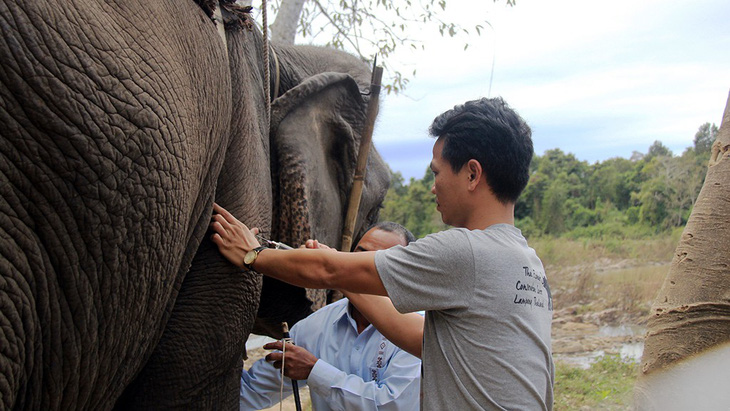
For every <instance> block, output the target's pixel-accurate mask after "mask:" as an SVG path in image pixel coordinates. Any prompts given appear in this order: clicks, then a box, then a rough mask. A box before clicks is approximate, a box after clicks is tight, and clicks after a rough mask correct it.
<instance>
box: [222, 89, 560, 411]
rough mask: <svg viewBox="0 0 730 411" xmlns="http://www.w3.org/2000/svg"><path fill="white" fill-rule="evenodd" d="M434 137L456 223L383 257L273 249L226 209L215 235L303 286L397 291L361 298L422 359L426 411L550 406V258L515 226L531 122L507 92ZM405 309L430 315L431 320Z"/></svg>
mask: <svg viewBox="0 0 730 411" xmlns="http://www.w3.org/2000/svg"><path fill="white" fill-rule="evenodd" d="M430 132H431V134H432V135H433V136H435V137H437V140H436V143H435V144H434V147H433V159H432V161H431V170H432V171H433V174H434V185H433V187H432V188H431V192H432V193H433V194H434V195H435V196H436V209H437V210H438V211H439V212H440V213H441V218H442V220H443V221H444V223H446V224H449V225H452V226H454V227H456V228H454V229H450V230H447V231H443V232H440V233H436V234H432V235H429V236H427V237H425V238H423V239H421V240H418V241H416V242H414V243H411V244H410V245H409V246H407V247H396V248H393V249H390V250H387V251H379V252H377V254H376V253H372V252H370V253H366V252H363V253H337V252H331V251H322V250H291V251H283V250H270V249H264V248H262V247H260V245H259V243H258V241H257V240H256V237H255V236H254V234H255V233H256V232H257V230H256V229H253V230H251V231H249V229H248V228H247V227H246V226H245V225H244V224H243V223H241V222H240V221H238V220H237V219H236V218H235V217H233V216H232V215H231V214H230V213H228V212H227V211H226V210H224V209H223V208H221V207H220V206H218V205H215V207H214V209H215V211H216V214H214V215H213V222H212V223H211V228H212V229H213V231H214V232H215V234H214V235H213V236H212V240H213V242H214V243H215V244H216V245H218V247H219V250H220V251H221V253H222V254H223V255H224V256H225V257H226V258H228V259H229V260H230V261H231V262H233V263H234V264H237V265H239V266H241V267H242V268H243V267H245V268H248V269H255V270H256V271H258V272H260V273H262V274H264V275H267V276H271V277H274V278H277V279H279V280H282V281H286V282H289V283H291V284H294V285H298V286H302V287H309V288H332V289H340V290H344V291H347V292H350V293H363V294H374V295H381V296H389V297H390V299H391V300H392V304H391V303H390V302H389V301H387V303H379V302H377V301H380V300H377V298H376V300H372V299H370V298H369V297H368V296H359V297H358V295H357V294H356V295H353V296H351V297H350V301H351V302H353V303H354V304H355V305H356V306H357V307H358V309H359V311H360V312H362V313H363V314H364V315H365V316H366V317H367V318H368V319H369V320H370V322H371V323H372V324H374V325H375V326H376V327H377V328H378V330H379V331H380V332H381V333H382V334H383V335H385V336H386V337H387V338H388V339H389V340H391V341H392V342H394V343H396V344H398V345H400V346H401V347H403V348H404V349H405V350H407V351H409V352H411V353H414V354H415V355H420V356H421V357H422V360H423V373H424V375H423V379H422V390H421V394H422V398H423V400H422V403H421V405H422V408H423V409H427V410H442V409H480V408H481V409H529V410H539V409H544V410H545V409H546V410H549V409H551V408H552V401H553V394H552V387H553V379H554V378H553V374H554V371H553V362H552V358H551V355H550V324H551V318H552V299H551V297H550V289H549V287H548V282H547V278H546V276H545V272H544V269H543V266H542V263H541V262H540V259H539V258H538V257H537V255H535V252H534V250H532V249H531V248H530V247H528V245H527V242H526V241H525V239H524V237H523V236H522V234H521V233H520V230H518V229H517V228H515V227H514V207H515V204H516V202H517V198H518V197H519V195H520V193H521V192H522V190H523V189H524V188H525V186H526V185H527V181H528V179H529V166H530V161H531V159H532V155H533V149H532V139H531V132H530V128H529V127H528V126H527V124H525V122H524V120H522V118H520V116H519V115H517V113H516V112H514V110H512V109H511V108H510V107H509V106H508V105H507V104H506V103H505V102H504V101H503V100H502V99H500V98H494V99H486V98H483V99H480V100H474V101H469V102H467V103H465V104H464V105H460V106H456V107H454V109H453V110H449V111H447V112H445V113H443V114H441V115H440V116H438V117H437V118H436V119H435V120H434V122H433V124H432V125H431V128H430ZM374 301H375V302H374ZM393 306H395V309H397V310H398V311H400V312H401V313H409V312H412V311H418V310H425V311H426V317H425V320H423V319H421V318H420V317H418V316H415V317H414V315H406V314H399V313H398V312H396V311H395V309H394V308H393ZM421 340H422V341H423V344H422V345H421V344H420V343H421Z"/></svg>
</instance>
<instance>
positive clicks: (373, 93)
mask: <svg viewBox="0 0 730 411" xmlns="http://www.w3.org/2000/svg"><path fill="white" fill-rule="evenodd" d="M382 78H383V68H382V67H379V66H376V67H374V68H373V78H372V80H371V82H370V102H369V103H368V108H367V117H366V118H365V127H364V128H363V131H362V138H361V139H360V149H359V151H358V153H357V165H356V168H355V176H354V177H353V179H352V189H351V190H350V198H349V201H348V206H347V217H346V218H345V226H344V228H343V229H342V245H341V246H340V251H350V247H352V236H353V230H354V228H355V222H356V220H357V213H358V212H359V211H360V199H361V197H362V189H363V184H364V182H365V172H366V171H367V170H366V167H367V164H368V155H369V154H370V146H371V145H372V144H371V143H372V141H373V128H374V127H375V117H376V116H377V115H378V105H379V99H380V82H381V80H382Z"/></svg>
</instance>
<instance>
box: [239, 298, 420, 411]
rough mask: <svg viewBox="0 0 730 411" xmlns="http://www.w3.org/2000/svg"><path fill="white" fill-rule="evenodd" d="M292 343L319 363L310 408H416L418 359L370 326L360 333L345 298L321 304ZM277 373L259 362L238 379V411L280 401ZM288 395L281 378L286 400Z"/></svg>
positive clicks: (300, 325)
mask: <svg viewBox="0 0 730 411" xmlns="http://www.w3.org/2000/svg"><path fill="white" fill-rule="evenodd" d="M291 336H292V339H293V340H294V343H295V344H296V345H298V346H300V347H303V348H305V349H306V350H307V351H309V352H311V353H312V354H313V355H314V356H315V357H317V358H318V359H319V360H318V361H317V363H316V364H315V365H314V368H312V372H311V373H310V375H309V379H308V380H306V381H300V382H299V386H300V387H302V386H304V385H309V389H310V395H311V399H312V408H313V409H314V410H317V411H323V410H368V409H373V410H375V409H377V410H417V409H419V392H420V379H421V378H420V377H421V361H420V360H419V359H418V358H416V357H414V356H412V355H410V354H408V353H407V352H405V351H403V350H401V349H400V348H398V347H397V346H395V345H394V344H393V343H391V342H390V341H388V340H386V339H385V338H384V337H383V336H382V334H380V332H378V330H376V329H375V327H373V326H372V325H369V326H368V327H367V328H365V330H363V332H362V333H361V334H359V335H358V333H357V325H356V323H355V320H354V319H353V318H352V316H351V315H350V310H349V304H348V300H347V299H342V300H340V301H337V302H335V303H333V304H330V305H328V306H325V307H323V308H321V309H320V310H318V311H316V312H315V313H313V314H312V315H310V316H309V317H307V318H305V319H304V320H301V321H299V322H298V323H296V324H295V325H294V327H292V329H291ZM279 373H280V370H277V369H275V368H274V367H273V366H272V365H271V364H269V363H267V362H266V361H265V360H264V359H261V360H259V361H257V362H256V363H254V364H253V365H252V366H251V368H249V370H248V371H245V370H244V372H243V375H242V377H241V395H240V408H241V410H254V409H262V408H267V407H271V406H273V405H274V404H277V403H278V402H279V400H280V397H279V388H280V381H281V378H280V374H279ZM291 394H292V388H291V380H289V378H284V397H287V396H289V395H291Z"/></svg>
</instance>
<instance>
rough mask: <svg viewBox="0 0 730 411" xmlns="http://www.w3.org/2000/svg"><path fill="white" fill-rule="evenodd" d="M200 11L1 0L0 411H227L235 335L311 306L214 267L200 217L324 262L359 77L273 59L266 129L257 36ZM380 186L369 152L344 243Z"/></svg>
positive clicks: (349, 160) (324, 57)
mask: <svg viewBox="0 0 730 411" xmlns="http://www.w3.org/2000/svg"><path fill="white" fill-rule="evenodd" d="M216 6H217V5H210V4H207V3H205V4H203V3H196V2H193V1H190V0H160V1H155V2H149V1H142V0H125V1H101V0H76V1H66V0H50V1H46V2H38V1H34V0H1V1H0V29H1V30H2V31H3V40H2V42H0V101H1V103H2V104H0V309H1V313H2V314H1V315H0V408H2V409H111V408H123V409H127V408H132V409H135V408H156V409H167V408H180V407H183V406H186V407H192V408H195V409H218V408H236V407H237V404H238V402H237V395H238V388H239V381H240V373H241V369H242V358H243V355H244V351H245V341H246V339H247V336H248V334H249V332H250V331H251V330H252V328H253V327H254V323H256V327H257V329H260V330H263V331H266V330H268V332H269V333H273V332H274V331H272V330H275V327H274V324H276V323H277V322H279V321H282V320H286V321H290V325H291V324H292V323H293V322H295V321H297V320H298V319H299V318H302V317H303V316H305V315H307V313H309V312H310V311H311V310H312V309H314V308H316V303H317V302H318V301H321V297H318V296H317V294H315V293H314V292H312V291H306V290H302V289H296V288H291V287H282V286H281V284H277V283H266V284H262V279H261V276H260V275H258V274H256V273H254V272H249V271H243V272H242V271H241V270H239V269H237V268H236V267H234V266H233V265H232V264H230V263H228V262H226V261H225V260H224V258H223V257H222V256H221V255H219V253H218V252H217V249H216V248H215V246H214V245H213V244H212V242H211V241H210V239H209V232H208V231H207V230H208V225H209V222H210V216H211V210H212V204H213V202H217V203H219V204H221V205H222V206H223V207H225V208H227V209H228V210H230V211H231V212H233V213H234V214H235V215H236V216H238V217H239V218H240V219H241V220H242V221H244V222H246V223H247V224H248V225H249V226H256V227H260V228H261V229H262V230H263V231H264V233H265V234H266V235H268V236H270V237H271V238H273V239H278V240H282V241H285V242H287V243H289V244H291V245H293V246H296V245H298V244H299V243H301V242H302V241H303V240H304V239H306V238H310V237H311V238H318V239H320V240H322V241H323V242H328V243H329V244H331V245H335V246H337V245H338V241H339V239H338V237H337V235H338V234H337V233H338V230H340V229H341V227H342V221H341V220H342V218H340V216H343V215H344V204H346V196H347V192H348V190H349V186H350V184H351V179H352V177H351V176H352V173H353V170H354V166H355V164H354V163H355V157H356V152H357V149H358V147H359V142H360V130H361V129H362V125H363V124H364V121H365V109H366V107H367V104H368V97H367V95H366V94H365V95H364V94H363V93H364V91H365V90H366V89H367V87H368V81H369V76H370V74H369V69H368V66H367V65H366V64H365V63H364V62H362V61H360V60H359V59H358V58H356V57H354V56H351V55H349V54H346V53H343V52H336V51H333V50H330V49H325V48H318V47H312V46H284V45H272V50H273V53H275V55H276V56H277V58H276V59H273V60H278V66H279V72H280V75H279V81H278V83H279V84H280V87H279V92H278V93H276V95H271V96H269V97H271V98H274V99H275V100H274V103H273V104H272V113H271V126H270V128H269V127H267V121H266V119H267V113H266V111H265V106H266V105H265V101H266V97H267V96H266V94H265V91H264V89H265V88H264V81H265V80H264V68H263V63H262V61H263V58H262V54H263V52H262V44H263V38H262V35H261V33H260V32H259V31H258V30H257V29H255V28H253V29H247V28H246V26H250V22H249V21H247V19H248V18H249V17H248V16H247V14H246V13H243V12H241V10H240V9H237V8H236V6H235V5H234V4H232V2H231V1H230V0H227V1H224V2H223V6H225V7H228V8H230V10H231V13H232V15H233V17H232V20H230V21H229V22H228V23H227V24H226V30H225V33H224V36H225V40H226V41H225V42H224V41H223V39H221V37H220V36H219V32H218V29H217V27H216V23H215V22H214V21H213V20H212V19H211V15H212V11H213V8H214V7H216ZM218 24H220V23H218ZM273 60H272V62H271V64H270V68H271V71H272V73H275V72H276V64H275V62H274V61H273ZM271 81H272V83H274V81H276V80H275V79H272V80H271ZM272 89H273V87H272ZM388 183H389V182H388V171H387V166H386V165H385V163H384V162H383V160H382V159H381V158H380V157H379V156H378V155H377V153H376V152H375V151H374V150H372V151H371V157H370V160H369V162H368V173H367V177H366V181H365V190H364V194H363V204H362V206H361V208H360V213H359V215H358V219H357V220H358V224H357V227H358V228H356V231H360V232H362V230H363V229H364V227H365V226H367V225H368V224H369V223H372V222H374V221H375V220H376V219H377V215H378V209H379V207H380V203H381V202H382V200H383V197H384V195H385V192H386V190H387V187H388ZM262 287H263V290H262ZM319 295H321V294H319ZM259 300H261V304H260V307H261V308H260V309H259ZM313 300H315V301H314V303H315V306H312V304H313ZM257 315H258V320H256V318H257Z"/></svg>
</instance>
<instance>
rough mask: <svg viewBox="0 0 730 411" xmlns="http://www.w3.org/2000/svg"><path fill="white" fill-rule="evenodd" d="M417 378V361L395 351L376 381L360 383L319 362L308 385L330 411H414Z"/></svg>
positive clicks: (419, 369)
mask: <svg viewBox="0 0 730 411" xmlns="http://www.w3.org/2000/svg"><path fill="white" fill-rule="evenodd" d="M420 374H421V361H420V360H418V359H417V358H416V357H414V356H412V355H410V354H408V353H407V352H405V351H403V350H398V351H397V353H396V354H395V355H393V357H391V359H390V362H389V363H388V365H387V367H386V368H385V369H384V371H383V373H382V374H381V375H380V378H379V380H378V381H364V380H363V379H362V378H360V377H359V376H357V375H353V374H347V373H345V372H343V371H340V370H338V369H337V368H335V367H333V366H332V365H330V364H328V363H326V362H324V361H321V360H320V361H317V364H315V366H314V368H313V369H312V373H311V374H310V375H309V380H308V384H309V389H310V390H312V391H314V392H316V393H317V394H319V395H320V396H322V398H324V399H325V400H326V401H327V404H328V405H329V407H330V408H331V409H333V410H343V411H344V410H373V409H376V410H417V409H418V408H419V403H420V402H419V396H420V389H421V387H420V378H419V377H420Z"/></svg>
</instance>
